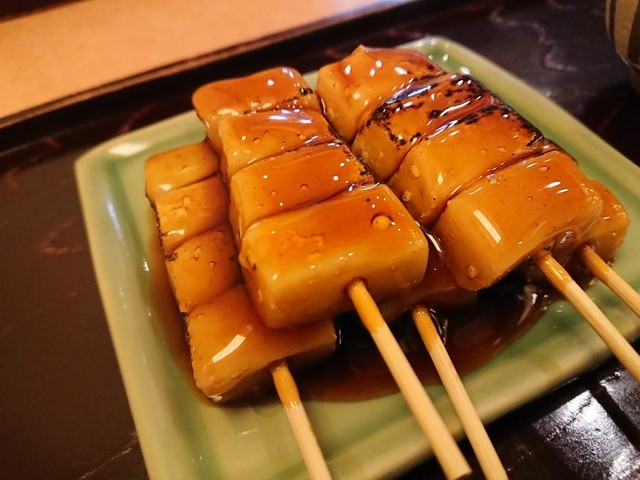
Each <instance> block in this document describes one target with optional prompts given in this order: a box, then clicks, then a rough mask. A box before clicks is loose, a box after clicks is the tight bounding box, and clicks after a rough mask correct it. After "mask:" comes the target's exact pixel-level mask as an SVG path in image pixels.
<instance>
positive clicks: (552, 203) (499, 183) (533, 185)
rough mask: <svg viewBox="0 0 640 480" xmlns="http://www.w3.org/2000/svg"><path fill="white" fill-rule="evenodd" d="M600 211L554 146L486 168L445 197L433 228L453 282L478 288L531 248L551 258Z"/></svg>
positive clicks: (571, 162) (573, 243)
mask: <svg viewBox="0 0 640 480" xmlns="http://www.w3.org/2000/svg"><path fill="white" fill-rule="evenodd" d="M601 211H602V199H601V198H600V196H599V195H598V194H597V193H596V192H595V191H594V190H592V189H591V188H589V186H588V181H587V179H586V178H585V177H584V175H583V174H582V172H581V171H580V170H579V169H578V167H577V165H576V163H575V161H574V160H573V159H572V158H571V157H569V156H568V155H567V154H566V153H564V152H562V151H560V150H553V151H551V152H548V153H544V154H541V155H538V156H536V157H531V158H528V159H526V160H523V161H521V162H518V163H515V164H513V165H511V166H508V167H505V168H503V169H501V170H499V171H497V172H494V173H492V174H490V175H488V176H486V177H483V178H482V179H481V180H479V181H477V182H476V183H474V184H472V185H470V186H469V187H468V188H467V189H465V190H463V191H462V192H460V193H459V194H458V195H456V196H455V197H454V198H452V199H451V200H450V201H449V203H448V204H447V207H446V208H445V210H444V213H443V214H442V215H441V216H440V218H439V219H438V221H437V222H436V224H435V226H434V228H433V232H432V233H433V235H434V237H435V238H436V241H437V242H438V243H439V245H440V248H441V251H442V252H443V254H444V257H445V261H446V262H447V265H448V266H449V268H450V269H451V271H452V273H453V275H454V277H455V279H456V282H457V283H458V284H459V285H460V286H462V287H464V288H468V289H470V290H477V289H481V288H486V287H488V286H490V285H492V284H493V283H495V282H496V281H497V280H499V279H500V278H502V277H503V276H504V275H505V274H506V273H507V272H509V271H510V270H511V269H512V268H514V267H516V266H517V265H519V264H520V263H521V262H522V261H524V260H525V259H527V258H528V257H529V256H530V255H532V254H533V253H535V252H537V251H539V250H541V249H551V250H552V252H553V254H554V255H555V256H556V257H557V258H558V259H563V258H564V259H565V260H566V255H567V252H570V251H571V250H572V249H573V248H575V247H576V242H577V241H578V239H579V237H580V236H581V235H582V234H583V233H584V232H585V231H586V229H587V228H588V227H589V226H590V225H591V224H592V223H593V222H594V221H595V220H596V219H597V218H598V216H599V215H600V212H601Z"/></svg>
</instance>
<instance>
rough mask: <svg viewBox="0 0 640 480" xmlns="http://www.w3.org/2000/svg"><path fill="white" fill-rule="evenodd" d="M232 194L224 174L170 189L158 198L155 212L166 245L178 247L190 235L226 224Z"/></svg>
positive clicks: (166, 246)
mask: <svg viewBox="0 0 640 480" xmlns="http://www.w3.org/2000/svg"><path fill="white" fill-rule="evenodd" d="M227 197H228V194H227V189H226V187H225V185H224V182H223V181H222V179H221V177H220V175H215V176H212V177H208V178H205V179H204V180H201V181H199V182H196V183H192V184H190V185H186V186H184V187H181V188H176V189H174V190H170V191H168V192H167V193H166V194H164V195H162V196H159V197H157V198H156V202H155V212H156V219H157V222H158V228H159V230H160V239H161V240H162V245H163V247H164V248H165V249H166V250H168V251H171V250H174V249H175V248H176V247H177V246H178V245H180V244H182V243H183V242H184V241H186V240H188V239H189V238H191V237H193V236H195V235H197V234H199V233H201V232H203V231H205V230H207V229H209V228H213V227H215V226H217V225H219V224H220V223H222V222H223V221H224V220H225V219H226V217H227V208H226V205H225V204H224V203H221V202H220V199H221V198H224V199H226V198H227Z"/></svg>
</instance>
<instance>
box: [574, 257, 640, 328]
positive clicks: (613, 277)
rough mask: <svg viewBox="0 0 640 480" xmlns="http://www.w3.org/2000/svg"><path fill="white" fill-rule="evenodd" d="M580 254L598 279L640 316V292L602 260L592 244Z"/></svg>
mask: <svg viewBox="0 0 640 480" xmlns="http://www.w3.org/2000/svg"><path fill="white" fill-rule="evenodd" d="M580 254H581V255H582V259H583V260H584V263H585V264H586V265H587V267H588V268H589V270H591V272H592V273H593V274H594V275H595V276H596V278H597V279H598V280H600V281H601V282H602V283H604V284H605V285H606V286H608V287H609V288H610V289H611V290H612V291H613V293H615V294H616V295H617V296H618V297H620V300H622V301H623V302H624V303H626V304H627V305H628V306H629V308H630V309H631V310H633V311H634V313H635V314H636V315H638V316H639V317H640V293H638V292H636V291H635V290H634V289H633V288H631V285H629V284H628V283H627V282H625V281H624V279H623V278H622V277H621V276H620V275H618V274H617V273H616V272H615V271H614V270H613V268H611V267H610V266H609V265H608V264H607V262H605V261H604V260H602V258H600V256H599V255H598V254H597V253H596V251H595V250H594V249H593V247H592V246H590V245H585V246H584V247H582V248H581V250H580Z"/></svg>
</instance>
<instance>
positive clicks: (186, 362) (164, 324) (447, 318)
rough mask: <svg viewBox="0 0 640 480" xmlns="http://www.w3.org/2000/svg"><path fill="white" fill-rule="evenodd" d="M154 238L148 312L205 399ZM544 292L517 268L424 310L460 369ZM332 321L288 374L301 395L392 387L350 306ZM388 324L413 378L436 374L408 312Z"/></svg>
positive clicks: (486, 355)
mask: <svg viewBox="0 0 640 480" xmlns="http://www.w3.org/2000/svg"><path fill="white" fill-rule="evenodd" d="M156 242H157V237H155V236H152V238H151V239H150V243H151V244H152V245H151V248H150V249H149V250H150V251H151V252H152V256H151V257H150V259H149V261H150V264H151V271H152V272H154V274H153V275H152V281H151V289H152V292H151V295H150V296H151V298H152V299H153V305H152V309H153V311H154V312H157V314H156V315H154V319H155V320H156V322H157V326H158V329H159V331H161V332H162V335H163V337H164V338H165V343H166V345H167V348H169V349H170V352H171V354H172V355H173V356H174V358H175V359H176V362H177V363H178V364H179V366H180V367H181V370H182V371H183V372H184V375H185V376H186V377H187V378H188V379H189V382H188V383H189V384H190V385H192V386H193V391H194V393H195V394H196V396H197V397H199V398H201V399H202V400H203V401H205V402H207V401H208V400H207V399H206V397H205V396H204V395H203V394H202V392H200V390H198V388H197V387H196V386H195V383H194V381H193V380H192V379H193V371H192V367H191V361H190V352H189V344H188V341H187V339H186V336H185V330H184V325H183V321H182V318H181V317H180V313H179V312H178V310H177V308H176V306H175V303H174V301H173V295H172V293H171V289H170V286H169V283H168V281H167V275H166V273H165V269H164V265H163V258H162V253H161V252H160V249H159V247H158V246H156V245H155V243H156ZM585 283H586V282H585ZM549 299H550V297H549V294H548V292H547V291H546V290H545V289H544V288H542V287H538V286H536V285H534V284H533V283H532V282H531V281H530V280H529V279H527V278H525V275H523V274H522V272H521V271H517V272H514V273H512V274H511V275H509V276H508V277H506V278H505V279H503V280H502V281H501V282H499V283H498V284H496V285H495V286H493V287H492V288H490V289H487V290H483V291H481V292H480V295H479V298H478V301H477V302H476V304H475V305H474V306H472V307H468V306H467V307H466V308H465V309H464V311H459V312H455V311H451V312H444V311H432V312H431V313H432V316H433V318H434V319H435V320H436V322H437V324H438V326H439V330H440V332H441V336H443V338H444V341H445V345H446V347H447V351H448V352H449V355H450V356H451V359H452V361H453V363H454V365H455V366H456V369H457V371H458V372H459V373H460V374H461V375H463V374H465V373H468V372H470V371H473V370H474V369H476V368H479V367H480V366H482V365H484V364H485V363H487V362H488V361H490V360H491V359H492V358H494V357H495V356H496V355H497V354H498V353H500V352H501V351H502V350H503V349H504V348H505V347H507V346H508V345H509V344H510V343H512V342H513V341H514V340H515V339H516V338H518V337H519V336H520V335H522V334H523V333H525V332H526V331H527V330H528V329H529V328H530V327H531V326H533V325H534V324H535V322H536V321H537V320H538V318H540V316H541V315H542V314H543V313H544V310H545V308H546V307H547V306H548V304H549ZM336 327H337V329H338V335H339V339H340V340H339V346H338V349H337V351H336V353H335V354H334V355H333V356H332V357H330V358H329V359H328V360H326V361H325V362H323V363H321V364H319V365H317V366H315V367H313V368H311V369H310V370H306V371H305V372H303V373H298V374H295V375H294V376H295V379H296V382H297V383H298V387H299V389H300V394H301V397H302V398H303V400H309V399H317V400H324V401H336V402H337V401H360V400H366V399H371V398H376V397H381V396H385V395H390V394H393V393H396V392H397V391H398V388H397V386H396V384H395V382H394V380H393V378H392V377H391V374H390V373H389V371H388V369H387V367H386V365H385V364H384V362H383V360H382V358H381V356H380V354H379V353H378V351H377V349H376V347H375V345H374V344H373V342H372V340H371V337H370V335H369V333H368V332H367V331H366V330H365V329H364V327H363V326H362V324H361V323H360V320H359V319H358V318H357V316H356V315H355V314H353V313H348V314H343V315H341V316H339V317H338V318H337V319H336ZM391 329H392V331H393V332H394V334H395V335H396V338H398V341H399V343H400V345H401V346H402V348H403V350H404V351H405V354H406V355H407V358H408V359H409V361H410V363H411V365H412V367H413V368H414V370H415V371H416V373H417V374H418V376H419V378H420V380H421V381H422V382H423V383H424V384H429V383H434V382H437V381H439V380H438V378H437V374H436V372H435V369H434V366H433V364H432V363H431V360H430V358H429V355H428V353H427V351H426V349H425V347H424V345H423V343H422V340H421V338H420V335H419V334H418V332H417V330H416V328H415V326H414V325H413V322H412V321H411V318H410V315H409V314H404V315H403V316H402V317H400V318H399V319H398V320H396V321H395V322H394V323H393V324H392V325H391ZM269 395H275V393H273V394H269ZM255 400H256V398H250V399H247V400H246V401H247V402H253V401H255ZM264 400H266V398H265V399H264ZM240 402H241V403H240V404H242V403H243V401H242V400H240Z"/></svg>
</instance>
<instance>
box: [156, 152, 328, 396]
mask: <svg viewBox="0 0 640 480" xmlns="http://www.w3.org/2000/svg"><path fill="white" fill-rule="evenodd" d="M187 171H188V172H189V173H187ZM145 181H146V191H147V194H148V197H149V200H150V202H151V205H152V206H153V207H154V209H155V214H156V220H157V225H158V231H159V233H160V235H159V237H160V239H161V247H162V250H163V253H164V256H165V264H166V268H167V271H168V276H169V281H170V284H171V287H172V289H173V292H174V296H175V299H176V303H177V306H178V308H179V310H180V311H181V312H182V314H183V316H184V320H185V328H186V331H187V335H188V338H189V346H190V350H191V361H192V366H193V374H194V378H195V382H196V385H197V386H198V387H199V388H200V389H201V390H202V392H203V393H204V394H205V395H207V396H208V397H210V398H212V399H214V400H216V401H226V400H231V399H234V398H237V397H239V396H243V395H247V394H249V393H251V392H254V391H256V390H258V389H260V388H263V387H264V386H265V385H266V384H268V383H269V381H270V378H271V377H270V374H269V372H268V367H269V365H270V364H271V363H272V362H274V361H276V360H281V359H284V358H286V359H288V361H289V365H290V366H291V368H298V367H299V366H303V365H307V364H308V363H311V362H314V361H317V360H319V359H320V358H324V357H326V356H328V355H330V354H331V353H332V352H333V351H334V349H335V345H336V332H335V328H334V325H333V319H332V318H331V317H329V316H325V317H324V318H323V319H321V320H319V321H317V322H315V323H312V324H309V325H304V326H300V327H298V328H295V329H287V330H277V331H276V330H271V329H269V328H267V327H266V326H265V325H264V324H263V323H262V321H261V320H260V318H259V316H258V314H257V313H256V311H255V309H254V308H253V305H252V304H251V302H250V300H249V297H248V294H247V289H246V287H245V285H244V283H243V281H242V276H241V274H240V266H239V263H238V251H237V249H236V246H235V241H234V238H233V233H232V230H231V227H230V225H229V223H228V216H227V212H226V207H227V204H228V194H227V192H226V187H225V186H224V183H223V182H222V181H221V175H220V169H219V160H218V157H217V155H215V154H214V153H213V151H212V150H211V149H210V147H209V146H208V145H207V144H205V143H199V144H194V145H187V146H184V147H179V148H176V149H172V150H169V151H167V152H164V153H161V154H158V155H155V156H153V157H150V158H149V159H148V160H147V161H146V163H145ZM212 182H216V183H217V185H218V186H217V187H216V188H210V184H211V183H212ZM204 198H206V199H207V200H206V201H203V203H199V201H200V199H204ZM185 204H186V205H188V208H186V209H185ZM221 205H223V208H222V207H221ZM221 208H222V210H221ZM207 214H208V215H207ZM207 217H208V221H206V222H205V221H202V219H203V218H207ZM172 230H180V231H182V232H183V233H182V234H180V235H171V234H170V232H171V231H172Z"/></svg>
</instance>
